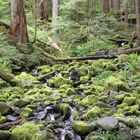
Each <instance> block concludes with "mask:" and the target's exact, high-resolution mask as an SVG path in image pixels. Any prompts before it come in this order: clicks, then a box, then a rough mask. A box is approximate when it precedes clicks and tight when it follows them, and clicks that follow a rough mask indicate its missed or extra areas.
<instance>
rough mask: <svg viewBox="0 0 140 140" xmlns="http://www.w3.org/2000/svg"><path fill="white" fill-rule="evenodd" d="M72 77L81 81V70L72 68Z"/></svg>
mask: <svg viewBox="0 0 140 140" xmlns="http://www.w3.org/2000/svg"><path fill="white" fill-rule="evenodd" d="M70 79H71V80H73V81H79V79H80V72H79V70H76V69H75V70H72V71H71V72H70Z"/></svg>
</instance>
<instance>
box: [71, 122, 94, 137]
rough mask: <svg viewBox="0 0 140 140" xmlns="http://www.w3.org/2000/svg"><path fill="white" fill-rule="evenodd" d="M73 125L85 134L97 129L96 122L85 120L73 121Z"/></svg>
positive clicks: (78, 131) (75, 129) (73, 127)
mask: <svg viewBox="0 0 140 140" xmlns="http://www.w3.org/2000/svg"><path fill="white" fill-rule="evenodd" d="M71 126H72V129H73V130H74V131H75V132H76V133H77V134H80V135H83V136H84V135H87V134H88V133H90V132H91V131H93V130H95V129H96V124H95V123H94V122H92V123H89V122H85V121H73V122H72V124H71Z"/></svg>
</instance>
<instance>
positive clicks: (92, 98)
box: [79, 95, 98, 107]
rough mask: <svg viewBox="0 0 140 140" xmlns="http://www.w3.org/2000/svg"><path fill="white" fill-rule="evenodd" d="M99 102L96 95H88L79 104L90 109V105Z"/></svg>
mask: <svg viewBox="0 0 140 140" xmlns="http://www.w3.org/2000/svg"><path fill="white" fill-rule="evenodd" d="M97 102H98V99H97V96H95V95H88V96H86V97H85V98H84V99H82V100H81V101H80V102H79V104H80V105H82V106H84V107H89V105H94V104H96V103H97Z"/></svg>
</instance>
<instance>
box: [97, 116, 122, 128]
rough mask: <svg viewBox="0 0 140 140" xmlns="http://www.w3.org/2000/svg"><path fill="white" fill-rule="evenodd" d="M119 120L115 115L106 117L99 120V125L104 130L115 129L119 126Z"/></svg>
mask: <svg viewBox="0 0 140 140" xmlns="http://www.w3.org/2000/svg"><path fill="white" fill-rule="evenodd" d="M118 123H119V121H118V120H117V119H116V118H114V117H105V118H101V119H98V120H97V125H98V126H99V127H101V128H102V129H104V130H113V129H116V128H117V127H118Z"/></svg>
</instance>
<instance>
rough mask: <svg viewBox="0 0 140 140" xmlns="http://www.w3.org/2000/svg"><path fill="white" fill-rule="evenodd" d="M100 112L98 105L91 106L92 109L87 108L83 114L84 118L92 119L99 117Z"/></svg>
mask: <svg viewBox="0 0 140 140" xmlns="http://www.w3.org/2000/svg"><path fill="white" fill-rule="evenodd" d="M101 114H102V109H101V108H99V107H98V106H95V107H93V108H92V109H90V110H88V111H87V112H86V113H85V114H83V119H84V120H89V119H93V118H95V117H99V116H101Z"/></svg>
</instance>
